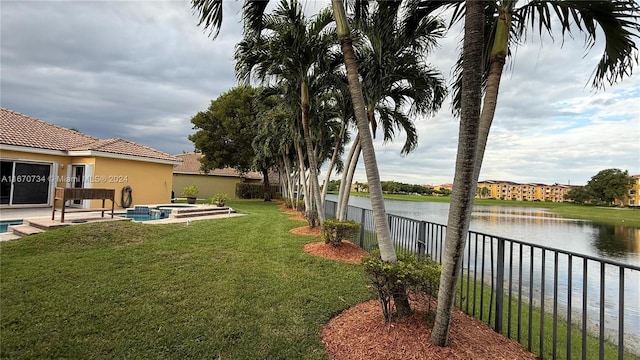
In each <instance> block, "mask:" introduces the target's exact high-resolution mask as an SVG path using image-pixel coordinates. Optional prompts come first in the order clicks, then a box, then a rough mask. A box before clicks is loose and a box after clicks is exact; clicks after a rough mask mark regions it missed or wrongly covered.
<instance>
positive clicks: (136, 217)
mask: <svg viewBox="0 0 640 360" xmlns="http://www.w3.org/2000/svg"><path fill="white" fill-rule="evenodd" d="M114 215H117V216H122V217H126V218H128V219H131V220H133V221H149V220H157V219H152V218H151V215H149V214H131V213H128V214H125V213H120V214H114Z"/></svg>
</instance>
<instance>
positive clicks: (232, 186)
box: [173, 174, 240, 199]
mask: <svg viewBox="0 0 640 360" xmlns="http://www.w3.org/2000/svg"><path fill="white" fill-rule="evenodd" d="M239 183H240V178H239V177H233V176H212V175H195V174H173V191H174V193H175V196H176V197H182V190H183V189H184V188H185V187H187V186H191V185H195V186H196V187H197V188H198V190H199V192H198V199H207V198H210V197H211V196H213V195H214V194H217V193H220V192H221V193H225V194H227V197H229V199H235V198H236V184H239Z"/></svg>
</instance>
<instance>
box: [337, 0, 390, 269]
mask: <svg viewBox="0 0 640 360" xmlns="http://www.w3.org/2000/svg"><path fill="white" fill-rule="evenodd" d="M331 5H332V6H333V14H334V17H335V19H336V30H337V32H338V40H339V41H340V46H341V48H342V53H343V54H344V64H345V68H346V70H347V80H348V82H349V92H350V93H351V101H352V103H353V111H354V113H355V117H356V124H357V126H358V133H359V134H360V144H361V146H362V153H363V155H362V157H363V158H364V167H365V170H366V173H367V182H368V183H369V196H370V199H371V208H372V209H373V218H374V222H375V226H376V235H377V236H378V246H379V248H380V255H381V258H382V260H384V261H389V262H396V261H398V257H397V255H396V250H395V248H394V247H393V240H392V239H391V233H390V232H389V224H388V223H387V214H386V211H385V208H384V198H383V197H382V185H381V184H380V173H379V171H378V162H377V161H376V153H375V149H374V148H373V140H372V139H371V132H370V131H369V124H368V121H367V111H366V106H365V102H364V96H363V95H362V85H361V84H360V77H359V74H358V64H357V63H356V58H355V54H354V51H353V42H352V40H351V31H350V30H349V25H348V23H347V15H346V13H345V10H344V4H343V3H342V1H341V0H331Z"/></svg>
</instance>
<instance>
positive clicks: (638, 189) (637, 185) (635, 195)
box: [622, 174, 640, 207]
mask: <svg viewBox="0 0 640 360" xmlns="http://www.w3.org/2000/svg"><path fill="white" fill-rule="evenodd" d="M631 178H632V179H633V184H632V185H631V187H629V191H628V192H627V195H626V196H625V197H624V198H623V199H622V203H623V204H624V205H626V206H629V207H639V206H640V174H638V175H631Z"/></svg>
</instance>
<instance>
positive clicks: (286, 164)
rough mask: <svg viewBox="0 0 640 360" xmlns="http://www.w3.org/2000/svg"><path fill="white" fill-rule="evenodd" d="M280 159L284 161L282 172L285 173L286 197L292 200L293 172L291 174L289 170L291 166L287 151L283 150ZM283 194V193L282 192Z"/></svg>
mask: <svg viewBox="0 0 640 360" xmlns="http://www.w3.org/2000/svg"><path fill="white" fill-rule="evenodd" d="M282 160H283V162H284V172H285V174H286V177H287V179H286V180H287V193H286V194H287V197H288V198H289V199H291V200H293V182H292V181H293V180H292V178H293V174H291V171H292V170H293V168H292V166H291V160H289V153H288V152H285V153H284V154H283V155H282ZM283 194H284V193H283Z"/></svg>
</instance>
